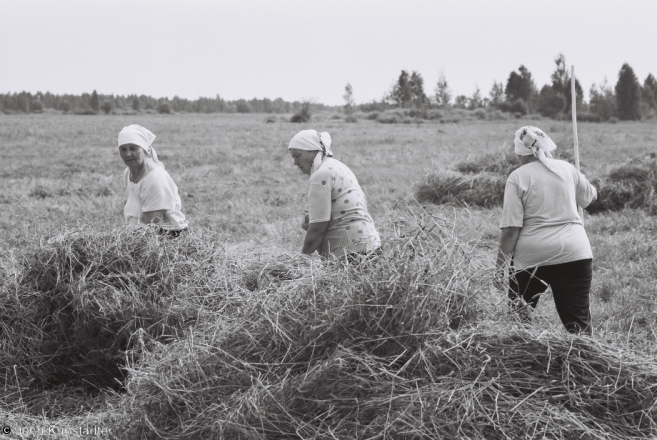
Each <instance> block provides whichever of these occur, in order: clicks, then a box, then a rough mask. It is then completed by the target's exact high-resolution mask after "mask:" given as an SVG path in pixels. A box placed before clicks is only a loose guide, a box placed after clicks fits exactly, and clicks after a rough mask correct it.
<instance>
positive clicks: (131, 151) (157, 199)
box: [118, 124, 187, 237]
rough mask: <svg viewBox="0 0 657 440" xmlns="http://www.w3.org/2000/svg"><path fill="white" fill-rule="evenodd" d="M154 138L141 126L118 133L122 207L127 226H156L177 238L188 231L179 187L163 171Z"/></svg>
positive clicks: (131, 127) (128, 127)
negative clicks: (123, 203) (123, 168)
mask: <svg viewBox="0 0 657 440" xmlns="http://www.w3.org/2000/svg"><path fill="white" fill-rule="evenodd" d="M154 140H155V135H154V134H153V133H151V132H150V131H149V130H147V129H146V128H144V127H142V126H140V125H136V124H133V125H129V126H127V127H123V129H122V130H121V131H120V132H119V141H118V143H119V154H120V155H121V159H123V163H125V165H126V166H127V168H126V169H125V171H124V172H123V183H124V187H125V190H126V195H127V202H126V204H125V207H124V208H123V216H124V218H125V221H126V224H127V225H129V226H136V225H137V224H140V223H144V224H156V225H157V226H158V227H159V230H160V232H162V233H164V234H169V235H172V236H176V237H177V236H178V235H179V234H180V232H181V231H183V230H185V229H187V220H185V215H184V214H183V213H182V210H181V209H182V204H181V201H180V196H179V195H178V187H177V186H176V184H175V182H174V181H173V179H172V178H171V176H170V175H169V173H167V172H166V171H165V169H164V164H163V163H162V162H160V161H159V160H158V158H157V154H156V153H155V149H154V148H153V145H152V144H153V141H154Z"/></svg>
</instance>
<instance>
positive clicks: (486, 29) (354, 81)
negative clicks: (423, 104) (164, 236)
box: [0, 0, 657, 105]
mask: <svg viewBox="0 0 657 440" xmlns="http://www.w3.org/2000/svg"><path fill="white" fill-rule="evenodd" d="M656 20H657V0H623V1H620V0H618V1H610V0H595V1H589V0H584V1H579V0H525V1H515V0H514V1H511V0H454V1H440V0H401V1H392V0H234V1H232V0H231V1H221V0H213V1H209V0H208V1H201V0H198V1H195V0H186V1H171V0H154V1H144V0H130V1H123V0H111V1H109V0H108V1H104V0H103V1H101V0H56V1H54V0H0V92H3V93H6V92H19V91H23V90H25V91H29V92H32V93H34V92H36V91H41V92H46V91H50V92H53V93H58V94H63V93H75V94H79V93H82V92H91V91H92V90H94V89H95V90H97V91H98V93H102V94H110V93H113V94H131V93H137V94H146V95H152V96H154V97H165V96H166V97H169V98H171V97H173V96H174V95H178V96H181V97H185V98H190V99H195V98H197V97H199V96H215V95H216V94H219V95H221V96H222V97H224V98H226V99H231V100H232V99H239V98H246V99H250V98H253V97H258V98H263V97H267V98H271V99H274V98H277V97H281V98H283V99H285V100H289V101H293V100H303V99H314V100H316V101H319V102H323V103H326V104H333V105H335V104H342V103H343V100H342V95H343V93H344V87H345V85H346V84H347V83H351V85H352V86H353V90H354V98H355V100H356V102H357V103H363V102H368V101H371V100H373V99H376V100H378V99H381V97H382V96H383V94H384V93H385V92H386V91H387V90H389V89H390V87H391V85H392V84H393V82H394V81H395V80H396V78H397V77H398V76H399V73H400V72H401V70H402V69H404V70H407V71H409V72H410V71H413V70H416V71H418V72H419V73H420V74H421V75H422V76H423V77H424V80H425V91H426V93H427V94H433V90H434V88H435V83H436V81H437V79H438V76H439V72H441V71H442V72H444V74H445V77H446V78H447V81H448V83H449V85H450V88H451V89H452V92H453V94H454V95H456V94H464V95H471V94H472V93H473V92H474V90H475V88H476V87H477V86H479V88H480V89H481V90H482V92H483V94H484V95H488V92H489V91H490V88H491V85H492V83H493V81H494V80H496V81H503V82H505V83H506V79H507V78H508V76H509V73H510V72H511V71H512V70H515V69H517V68H518V67H519V66H520V65H521V64H523V65H525V66H526V67H527V68H528V69H529V71H530V72H531V73H532V75H533V76H534V79H535V82H536V85H537V86H538V87H539V88H540V87H541V86H542V85H544V84H546V83H548V82H549V81H550V74H551V73H552V71H553V70H554V58H555V57H556V56H557V55H558V54H559V53H563V54H564V55H565V57H566V62H567V64H568V65H569V66H570V65H571V64H574V65H575V72H576V76H577V78H578V79H579V80H580V82H581V84H582V86H583V88H584V89H585V92H586V95H588V90H589V88H590V87H591V84H592V83H600V82H602V81H603V79H604V78H605V77H607V79H608V80H609V83H610V84H612V85H614V84H615V83H616V80H617V78H618V71H619V70H620V68H621V66H622V64H623V63H626V62H627V63H629V64H630V66H632V68H633V69H634V72H635V73H636V75H637V77H638V78H639V81H640V82H641V84H643V81H644V79H645V77H646V76H647V75H648V73H652V74H653V75H656V76H657V50H656V49H655V43H656V42H657V25H656V24H655V22H656Z"/></svg>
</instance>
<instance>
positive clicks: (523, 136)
mask: <svg viewBox="0 0 657 440" xmlns="http://www.w3.org/2000/svg"><path fill="white" fill-rule="evenodd" d="M513 143H514V145H515V152H516V154H519V155H520V156H529V155H530V154H533V155H534V157H536V158H537V159H538V160H540V161H541V163H542V164H543V165H545V166H546V167H547V168H548V169H549V170H550V171H552V172H553V173H555V174H558V173H557V172H556V171H555V170H554V169H553V168H552V166H551V165H550V163H549V161H548V160H547V159H548V158H552V155H551V154H550V151H554V150H556V149H557V145H556V144H555V143H554V142H553V141H552V139H550V138H549V137H548V135H547V134H545V133H544V132H543V130H541V129H540V128H537V127H533V126H531V125H526V126H524V127H521V128H520V129H519V130H518V131H516V138H515V139H514V140H513Z"/></svg>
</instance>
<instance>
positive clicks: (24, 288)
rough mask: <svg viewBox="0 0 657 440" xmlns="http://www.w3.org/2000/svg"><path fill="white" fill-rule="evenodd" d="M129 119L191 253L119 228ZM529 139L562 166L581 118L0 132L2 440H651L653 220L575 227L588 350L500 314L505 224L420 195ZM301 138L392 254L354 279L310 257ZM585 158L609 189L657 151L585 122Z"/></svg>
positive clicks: (215, 121)
mask: <svg viewBox="0 0 657 440" xmlns="http://www.w3.org/2000/svg"><path fill="white" fill-rule="evenodd" d="M272 120H273V121H274V122H267V121H272ZM131 123H138V124H141V125H143V126H145V127H147V128H149V129H150V130H151V131H153V132H154V133H155V134H156V135H157V140H156V142H155V144H154V146H155V148H156V150H157V152H158V156H159V158H160V159H161V160H162V162H163V163H164V164H165V165H166V167H167V170H168V171H169V173H170V174H171V176H172V177H173V179H174V181H175V182H176V183H177V185H178V188H179V193H180V195H181V198H182V203H183V212H184V213H185V214H186V216H187V217H188V219H189V221H190V226H191V233H190V234H188V236H186V237H184V238H183V239H181V240H177V241H175V242H173V241H166V240H163V239H161V238H159V237H157V236H155V235H154V234H151V233H149V232H148V231H144V232H139V231H137V232H134V231H133V232H129V231H125V230H124V229H123V228H122V222H123V218H122V210H123V204H124V203H125V196H124V192H123V189H122V183H121V173H122V172H123V169H124V166H123V164H122V162H121V160H120V158H119V155H118V150H117V145H116V136H117V134H118V132H119V130H120V129H121V128H122V127H123V126H125V125H128V124H131ZM522 125H537V126H539V127H541V128H542V129H543V130H545V132H546V133H547V134H548V135H549V136H551V137H552V139H553V140H554V141H555V142H556V144H557V145H558V146H559V148H560V149H571V148H572V143H573V140H572V127H571V125H570V123H567V122H562V121H552V120H523V119H518V120H505V121H479V120H466V121H461V122H459V123H440V121H438V120H436V121H424V122H412V123H406V124H381V123H379V122H376V121H373V120H364V119H363V120H359V121H358V122H357V123H346V122H345V121H344V120H343V119H342V118H339V117H335V116H334V115H332V114H328V113H327V114H317V115H313V119H312V120H311V122H310V123H307V124H292V123H289V122H287V120H286V119H285V118H284V117H282V116H280V115H277V116H275V117H273V118H272V117H270V118H268V117H267V115H248V114H247V115H226V114H218V115H217V114H215V115H198V114H195V115H188V114H177V115H147V114H144V115H138V116H119V115H112V116H68V115H67V116H64V115H52V114H41V115H22V116H19V115H0V142H1V143H2V152H3V160H2V161H1V162H0V184H1V185H2V188H3V189H4V191H3V192H2V194H0V207H1V208H2V209H0V230H1V231H2V233H1V234H0V259H1V260H0V263H1V265H2V268H3V274H2V278H1V282H2V288H1V289H2V290H1V292H2V301H3V304H2V305H1V306H0V318H1V319H0V325H2V327H1V328H0V330H2V339H1V340H0V347H2V353H0V378H3V381H4V383H3V384H2V386H3V387H4V397H3V398H1V399H0V405H1V406H0V425H3V424H4V425H6V426H10V427H12V429H13V432H14V433H13V434H11V435H10V436H9V437H8V438H89V434H84V433H83V432H82V430H80V432H73V431H76V429H77V428H80V427H82V426H85V427H89V426H96V427H105V428H108V429H109V428H111V429H112V434H111V435H109V437H110V438H125V439H129V438H160V437H161V438H190V439H191V438H409V439H410V438H431V437H434V438H438V437H441V436H443V437H450V436H460V437H467V438H505V437H512V438H534V437H547V438H575V437H583V438H631V437H633V438H641V437H654V436H655V435H657V410H655V409H654V408H653V407H654V406H655V405H654V404H655V401H656V400H655V399H656V398H657V391H654V390H653V386H654V383H655V382H654V380H657V368H656V367H657V364H656V363H655V356H656V355H657V353H656V351H655V349H656V347H657V345H656V343H657V300H656V299H655V296H656V294H657V287H656V286H655V283H654V279H655V276H656V275H657V260H656V258H655V256H656V253H657V249H656V245H657V241H656V240H655V238H654V232H655V230H656V228H657V218H656V217H655V216H653V215H651V214H650V212H648V211H646V210H642V209H624V210H621V211H616V212H603V213H599V214H595V215H588V214H586V216H585V217H586V218H585V225H586V229H587V232H588V234H589V239H590V241H591V245H592V248H593V253H594V266H593V267H594V278H593V286H592V315H593V323H594V338H593V339H588V338H584V337H583V338H574V337H571V336H569V335H567V334H565V332H564V330H563V329H562V328H561V323H560V322H559V320H558V317H557V315H556V312H555V311H554V305H553V303H552V300H551V298H550V295H549V293H548V294H546V295H545V297H544V298H542V299H541V302H540V303H539V306H538V308H537V310H536V312H535V314H534V322H533V324H532V326H531V327H529V328H527V327H524V326H522V325H521V324H519V323H518V322H516V321H515V319H514V317H513V316H510V315H509V314H508V313H507V312H506V302H505V293H503V292H499V291H497V290H495V289H494V288H493V286H492V282H491V281H492V268H493V265H492V261H493V257H494V254H495V251H496V246H497V238H498V233H499V229H498V221H499V216H500V212H501V210H500V208H499V207H493V208H481V207H477V206H471V205H470V206H469V205H465V204H463V203H459V202H458V200H455V201H453V202H452V203H449V204H444V205H433V204H430V203H425V202H421V203H420V202H418V201H417V199H416V191H417V188H418V185H420V184H421V183H423V182H424V181H426V180H427V178H428V176H430V175H431V174H433V173H436V172H439V171H440V170H446V169H449V168H451V167H453V166H454V164H455V163H457V162H459V161H464V160H471V159H473V158H477V157H479V156H480V155H482V154H485V153H492V152H498V153H500V154H503V151H504V150H505V149H506V150H508V149H510V146H511V145H512V143H513V133H514V132H515V130H516V129H517V128H519V127H520V126H522ZM304 128H315V129H318V130H322V131H328V132H329V133H330V134H331V136H332V138H333V144H332V149H333V151H334V153H335V156H336V158H337V159H339V160H341V161H343V162H344V163H346V164H347V165H348V166H349V167H350V168H351V169H352V170H353V171H354V173H355V174H356V176H357V177H358V179H359V182H360V184H361V186H362V187H363V189H364V191H365V193H366V195H367V197H368V205H369V209H370V213H371V214H372V216H373V218H374V220H375V223H376V225H377V227H378V229H379V230H380V233H381V235H382V238H383V243H384V255H383V256H382V257H380V258H378V259H374V260H372V261H370V262H367V264H365V265H364V268H361V269H355V268H350V267H347V268H344V267H337V266H334V265H330V264H326V263H324V262H322V261H320V260H319V259H318V258H317V257H313V258H306V257H303V256H301V255H299V253H300V252H299V251H300V248H301V244H302V239H303V231H302V230H301V228H300V227H299V224H300V222H301V218H302V213H303V210H304V207H305V197H306V188H307V187H306V182H307V177H306V176H303V175H302V174H301V173H300V171H298V170H297V169H296V168H295V167H294V165H293V163H292V160H291V159H290V157H289V156H288V153H287V144H288V142H289V140H290V139H291V138H292V136H293V135H294V134H296V132H298V131H299V130H301V129H304ZM579 142H580V152H581V160H582V167H583V171H584V172H585V174H586V175H587V177H589V179H593V178H603V177H604V176H605V175H607V174H608V172H609V170H610V169H611V168H613V167H614V166H617V165H619V164H620V163H623V162H625V161H627V160H629V159H631V158H635V157H645V156H648V155H650V154H651V153H654V152H655V148H656V147H657V125H655V124H654V123H653V122H644V123H640V122H631V123H630V122H628V123H616V124H605V123H595V124H594V123H580V124H579ZM53 316H56V317H57V318H53ZM60 316H61V318H60ZM40 326H41V327H43V328H46V327H47V326H50V327H47V328H48V329H49V330H48V332H45V331H43V330H40ZM62 329H64V330H65V331H64V330H62ZM45 333H50V336H48V334H45ZM55 335H57V337H61V338H62V339H61V340H58V339H57V340H56V339H55ZM48 337H50V338H51V339H48ZM35 341H36V342H35ZM57 341H60V342H61V341H64V342H62V345H61V347H59V348H58V349H53V347H52V346H53V344H55V342H57ZM37 342H38V343H37ZM76 344H77V345H76ZM53 350H54V351H53ZM58 350H59V351H58ZM67 350H68V351H67ZM76 350H77V351H76ZM92 352H93V353H95V354H91V353H92ZM62 353H64V355H62ZM94 356H96V357H94ZM103 366H104V367H103ZM53 427H54V431H52V432H50V433H48V429H53ZM68 428H70V429H69V430H68V431H66V429H68ZM21 430H23V431H24V432H23V434H21ZM39 430H41V431H39ZM44 432H45V434H44Z"/></svg>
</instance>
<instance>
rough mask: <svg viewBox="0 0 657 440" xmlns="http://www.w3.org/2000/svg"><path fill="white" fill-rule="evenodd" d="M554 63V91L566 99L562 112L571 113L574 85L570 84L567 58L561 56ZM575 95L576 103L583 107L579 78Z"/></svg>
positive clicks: (582, 94)
mask: <svg viewBox="0 0 657 440" xmlns="http://www.w3.org/2000/svg"><path fill="white" fill-rule="evenodd" d="M554 63H555V64H556V68H555V70H554V72H552V89H553V90H554V92H555V93H556V94H558V95H562V96H563V97H564V98H565V101H564V106H563V108H562V109H561V111H562V112H564V113H571V111H572V102H573V100H572V93H571V92H572V85H571V84H570V81H571V79H570V72H569V71H568V67H567V66H566V57H565V56H563V54H559V55H558V56H557V57H556V58H555V59H554ZM541 91H542V90H541ZM575 94H576V95H577V99H576V101H575V102H576V103H577V106H578V107H581V106H582V102H583V100H584V92H583V90H582V86H581V84H580V83H579V80H578V79H577V78H575ZM539 99H540V98H539Z"/></svg>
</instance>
